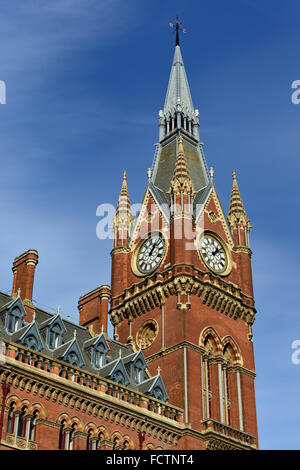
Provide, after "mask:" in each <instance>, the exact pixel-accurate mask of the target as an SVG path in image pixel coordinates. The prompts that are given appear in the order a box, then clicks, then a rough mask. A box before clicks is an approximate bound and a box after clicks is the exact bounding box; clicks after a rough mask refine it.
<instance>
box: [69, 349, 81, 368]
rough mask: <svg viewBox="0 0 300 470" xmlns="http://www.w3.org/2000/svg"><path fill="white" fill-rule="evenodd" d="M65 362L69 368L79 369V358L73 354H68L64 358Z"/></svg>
mask: <svg viewBox="0 0 300 470" xmlns="http://www.w3.org/2000/svg"><path fill="white" fill-rule="evenodd" d="M65 361H66V362H68V363H69V364H70V365H71V366H74V367H80V364H81V361H80V360H79V357H78V356H77V354H76V353H75V352H73V351H72V352H70V353H69V354H68V355H67V356H66V358H65Z"/></svg>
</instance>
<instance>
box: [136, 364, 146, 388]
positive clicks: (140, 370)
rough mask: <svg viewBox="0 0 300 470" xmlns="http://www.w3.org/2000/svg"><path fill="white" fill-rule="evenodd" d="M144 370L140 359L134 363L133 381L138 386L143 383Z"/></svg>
mask: <svg viewBox="0 0 300 470" xmlns="http://www.w3.org/2000/svg"><path fill="white" fill-rule="evenodd" d="M144 369H145V366H144V364H143V362H142V361H141V360H140V359H139V360H138V361H136V363H135V364H134V381H135V382H136V383H137V384H140V383H141V382H143V381H144Z"/></svg>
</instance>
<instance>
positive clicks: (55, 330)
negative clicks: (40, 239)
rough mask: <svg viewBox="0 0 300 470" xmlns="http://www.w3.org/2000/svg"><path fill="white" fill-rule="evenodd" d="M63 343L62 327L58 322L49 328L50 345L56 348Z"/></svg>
mask: <svg viewBox="0 0 300 470" xmlns="http://www.w3.org/2000/svg"><path fill="white" fill-rule="evenodd" d="M61 344H62V329H61V327H60V325H59V324H58V323H55V324H54V325H53V326H51V328H50V330H49V347H50V348H51V349H56V348H58V347H59V346H60V345H61Z"/></svg>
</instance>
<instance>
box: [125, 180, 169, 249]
mask: <svg viewBox="0 0 300 470" xmlns="http://www.w3.org/2000/svg"><path fill="white" fill-rule="evenodd" d="M162 209H163V210H162ZM168 211H169V207H168V204H167V202H165V203H159V202H158V201H157V199H156V197H155V196H154V195H153V191H151V189H150V188H149V187H148V188H147V190H146V193H145V196H144V199H143V202H142V205H141V210H140V212H139V214H138V217H137V219H136V221H135V224H134V226H133V230H132V233H131V237H130V239H129V248H130V249H133V248H134V247H135V245H136V243H137V242H138V241H139V240H140V239H143V238H146V236H147V234H148V233H149V232H151V231H155V230H161V231H162V232H163V233H164V234H165V236H166V237H167V238H169V235H168V234H169V220H168V216H167V215H166V214H167V212H168Z"/></svg>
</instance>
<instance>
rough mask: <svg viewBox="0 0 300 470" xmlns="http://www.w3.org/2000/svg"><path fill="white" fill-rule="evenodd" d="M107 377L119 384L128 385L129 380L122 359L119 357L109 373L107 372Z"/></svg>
mask: <svg viewBox="0 0 300 470" xmlns="http://www.w3.org/2000/svg"><path fill="white" fill-rule="evenodd" d="M108 377H109V379H110V380H112V381H113V382H116V383H119V384H121V385H125V386H127V385H129V383H130V380H129V377H128V374H127V372H126V369H125V366H124V364H123V361H122V359H119V361H118V362H117V364H116V365H115V367H114V368H113V370H112V371H111V373H110V374H109V376H108Z"/></svg>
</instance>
